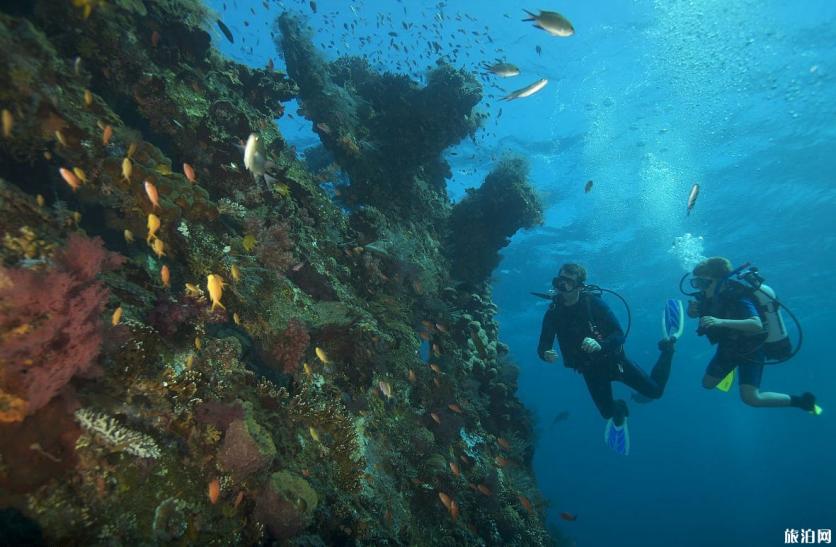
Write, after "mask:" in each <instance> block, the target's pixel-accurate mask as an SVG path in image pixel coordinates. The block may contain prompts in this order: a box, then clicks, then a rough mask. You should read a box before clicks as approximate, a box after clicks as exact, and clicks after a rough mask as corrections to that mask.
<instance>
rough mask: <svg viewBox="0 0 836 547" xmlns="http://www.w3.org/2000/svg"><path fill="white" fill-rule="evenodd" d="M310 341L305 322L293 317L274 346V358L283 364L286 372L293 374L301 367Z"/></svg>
mask: <svg viewBox="0 0 836 547" xmlns="http://www.w3.org/2000/svg"><path fill="white" fill-rule="evenodd" d="M310 341H311V337H310V336H309V335H308V331H307V329H305V325H304V323H302V322H301V321H299V320H298V319H291V320H290V321H289V322H288V324H287V327H286V328H285V329H284V330H283V331H282V333H281V334H280V335H279V337H278V340H277V341H276V343H275V345H274V346H273V358H274V359H275V360H276V361H278V362H279V363H280V364H281V365H282V370H284V372H285V373H286V374H293V373H294V372H296V370H297V369H298V368H299V363H300V361H302V357H304V355H305V351H306V350H307V349H308V344H309V343H310Z"/></svg>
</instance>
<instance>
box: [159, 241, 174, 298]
mask: <svg viewBox="0 0 836 547" xmlns="http://www.w3.org/2000/svg"><path fill="white" fill-rule="evenodd" d="M157 241H159V239H158V240H157ZM160 280H161V281H162V282H163V287H169V281H170V280H171V272H170V271H169V270H168V265H167V264H163V267H162V268H160Z"/></svg>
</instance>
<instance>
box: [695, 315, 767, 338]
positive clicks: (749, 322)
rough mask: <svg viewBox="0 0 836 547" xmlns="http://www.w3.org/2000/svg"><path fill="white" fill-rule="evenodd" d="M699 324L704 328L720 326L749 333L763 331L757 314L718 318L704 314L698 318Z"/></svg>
mask: <svg viewBox="0 0 836 547" xmlns="http://www.w3.org/2000/svg"><path fill="white" fill-rule="evenodd" d="M700 326H701V327H703V328H705V329H710V328H721V329H731V330H737V331H740V332H745V333H749V334H757V333H759V332H761V331H763V323H762V322H761V318H760V317H758V316H757V315H756V316H754V317H750V318H749V319H720V318H718V317H711V316H708V315H707V316H705V317H703V318H702V319H700Z"/></svg>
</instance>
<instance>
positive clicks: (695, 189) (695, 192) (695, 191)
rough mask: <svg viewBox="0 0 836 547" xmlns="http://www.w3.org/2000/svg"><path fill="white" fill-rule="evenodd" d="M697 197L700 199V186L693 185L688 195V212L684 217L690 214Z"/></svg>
mask: <svg viewBox="0 0 836 547" xmlns="http://www.w3.org/2000/svg"><path fill="white" fill-rule="evenodd" d="M698 197H700V185H699V184H694V185H693V186H692V187H691V193H690V194H688V212H687V213H686V214H685V216H688V215H690V214H691V209H693V208H694V205H696V204H697V198H698Z"/></svg>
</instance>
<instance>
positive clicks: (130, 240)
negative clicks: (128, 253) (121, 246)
mask: <svg viewBox="0 0 836 547" xmlns="http://www.w3.org/2000/svg"><path fill="white" fill-rule="evenodd" d="M122 235H123V236H124V237H125V243H133V242H134V233H133V232H132V231H130V230H125V231H124V232H122Z"/></svg>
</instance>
